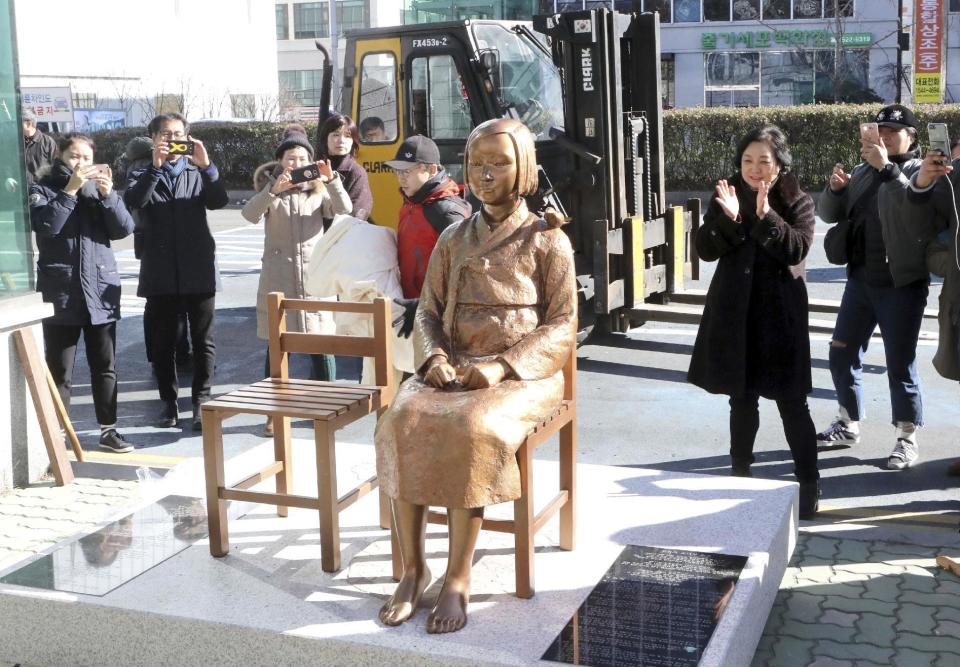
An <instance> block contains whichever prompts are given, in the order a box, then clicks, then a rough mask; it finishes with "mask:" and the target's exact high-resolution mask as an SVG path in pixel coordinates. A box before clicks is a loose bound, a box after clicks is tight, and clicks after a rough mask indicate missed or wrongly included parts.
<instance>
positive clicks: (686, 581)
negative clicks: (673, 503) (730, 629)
mask: <svg viewBox="0 0 960 667" xmlns="http://www.w3.org/2000/svg"><path fill="white" fill-rule="evenodd" d="M746 562H747V559H746V557H745V556H728V555H725V554H711V553H700V552H694V551H681V550H678V549H658V548H655V547H641V546H633V545H630V546H627V547H624V549H623V551H622V552H620V555H619V556H618V557H617V560H616V561H614V563H613V565H611V566H610V569H609V570H607V572H606V574H604V576H603V579H601V580H600V583H598V584H597V585H596V587H594V589H593V590H592V591H591V592H590V595H588V596H587V599H586V600H584V602H583V604H582V605H580V609H579V610H578V611H577V613H575V614H574V615H573V618H571V619H570V622H569V623H567V625H566V627H564V629H563V630H562V631H561V632H560V634H559V635H558V636H557V638H556V639H555V640H554V641H553V643H552V644H551V645H550V648H548V649H547V651H546V653H544V654H543V659H544V660H552V661H555V662H564V663H568V664H573V665H591V666H593V667H615V666H616V667H621V666H622V667H626V666H628V665H630V666H634V665H636V666H640V665H643V666H645V667H649V666H656V667H660V666H661V665H662V666H667V665H669V666H670V667H674V666H681V665H682V666H685V665H696V664H697V663H698V662H699V661H700V656H701V655H702V653H703V651H704V649H705V648H706V646H707V642H709V641H710V636H711V635H712V634H713V629H714V628H715V627H716V624H717V622H718V621H719V620H720V616H721V615H722V614H723V611H724V609H726V606H727V603H728V602H729V600H730V597H731V596H732V595H733V591H734V589H735V587H736V581H737V578H738V577H739V576H740V571H741V570H742V569H743V566H744V565H745V564H746Z"/></svg>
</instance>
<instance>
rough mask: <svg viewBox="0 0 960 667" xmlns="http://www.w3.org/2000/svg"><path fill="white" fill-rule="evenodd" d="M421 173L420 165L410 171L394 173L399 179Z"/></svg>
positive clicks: (409, 169) (404, 170)
mask: <svg viewBox="0 0 960 667" xmlns="http://www.w3.org/2000/svg"><path fill="white" fill-rule="evenodd" d="M418 171H420V165H419V164H416V165H414V166H412V167H409V168H408V169H394V170H393V173H394V174H396V175H397V178H406V177H407V176H411V175H413V174H415V173H417V172H418Z"/></svg>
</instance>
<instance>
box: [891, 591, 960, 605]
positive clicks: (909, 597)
mask: <svg viewBox="0 0 960 667" xmlns="http://www.w3.org/2000/svg"><path fill="white" fill-rule="evenodd" d="M900 602H901V603H903V602H910V603H912V604H918V605H920V606H923V607H956V606H957V605H958V604H960V599H957V597H956V596H955V595H945V594H943V593H918V592H917V591H904V592H903V594H902V595H901V596H900Z"/></svg>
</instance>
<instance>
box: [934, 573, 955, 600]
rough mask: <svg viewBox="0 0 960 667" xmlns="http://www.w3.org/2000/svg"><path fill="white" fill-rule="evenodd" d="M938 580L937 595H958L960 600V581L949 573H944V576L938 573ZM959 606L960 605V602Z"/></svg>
mask: <svg viewBox="0 0 960 667" xmlns="http://www.w3.org/2000/svg"><path fill="white" fill-rule="evenodd" d="M936 580H937V588H936V592H937V593H945V594H947V595H956V596H957V597H958V598H960V581H958V580H957V579H956V577H955V576H954V575H952V574H949V573H947V572H944V573H942V574H941V573H939V572H938V573H937V576H936ZM957 604H958V605H960V602H958V603H957Z"/></svg>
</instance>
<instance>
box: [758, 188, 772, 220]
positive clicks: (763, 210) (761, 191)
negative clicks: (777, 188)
mask: <svg viewBox="0 0 960 667" xmlns="http://www.w3.org/2000/svg"><path fill="white" fill-rule="evenodd" d="M770 187H771V184H770V183H768V182H766V181H761V182H760V187H758V188H757V217H758V218H760V219H761V220H763V219H764V218H765V217H767V213H769V212H770Z"/></svg>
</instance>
